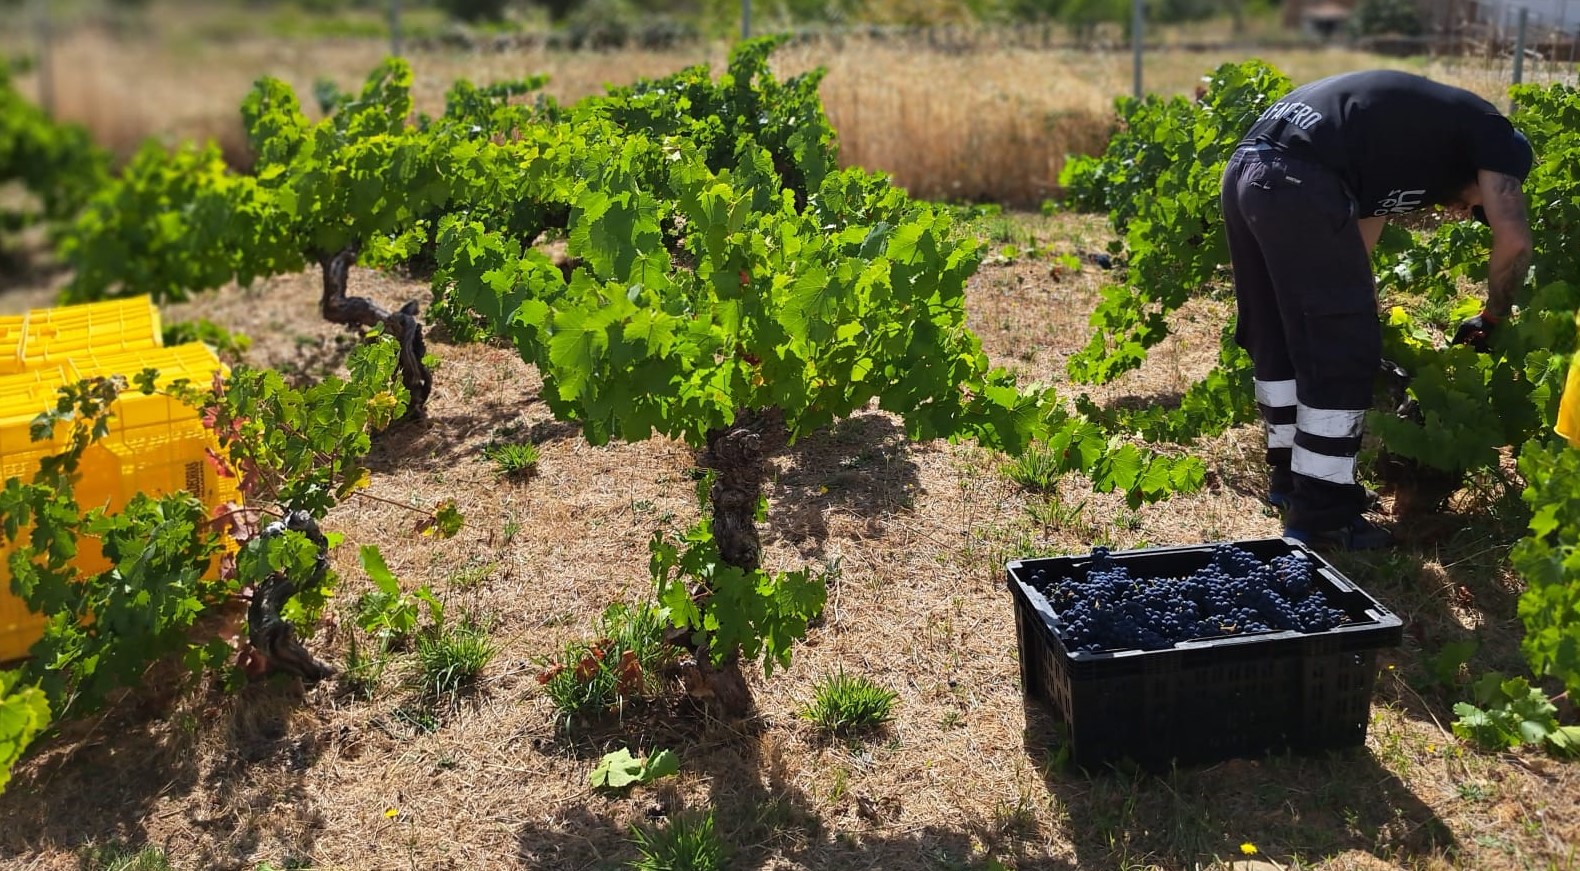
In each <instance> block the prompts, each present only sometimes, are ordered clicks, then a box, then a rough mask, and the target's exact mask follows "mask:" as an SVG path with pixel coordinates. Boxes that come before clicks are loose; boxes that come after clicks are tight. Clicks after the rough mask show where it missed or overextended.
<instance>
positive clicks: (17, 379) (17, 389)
mask: <svg viewBox="0 0 1580 871" xmlns="http://www.w3.org/2000/svg"><path fill="white" fill-rule="evenodd" d="M78 377H79V376H78V375H77V370H76V368H75V367H73V366H72V365H70V364H69V363H68V364H63V365H59V366H52V367H49V368H47V369H37V370H33V371H30V372H21V373H18V374H16V375H0V469H3V471H0V483H3V482H4V481H5V480H6V479H7V478H10V477H13V476H15V475H21V476H22V477H23V478H24V479H26V480H31V479H32V471H29V470H26V469H22V468H21V467H17V466H16V462H17V459H16V458H17V457H18V456H19V455H21V454H33V453H40V452H42V453H55V452H57V451H58V450H59V448H60V447H62V446H64V441H63V440H59V439H57V440H55V441H46V442H40V443H38V444H34V442H33V438H32V435H31V430H32V426H33V418H35V417H38V415H39V412H42V411H47V410H48V409H51V408H53V407H54V406H55V398H56V396H57V395H58V393H57V388H59V386H60V385H62V384H68V383H71V382H74V381H76V380H77V379H78ZM31 462H33V464H34V465H33V467H34V468H37V460H36V459H34V460H32V461H31ZM24 472H25V474H24Z"/></svg>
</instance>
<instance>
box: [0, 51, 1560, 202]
mask: <svg viewBox="0 0 1580 871" xmlns="http://www.w3.org/2000/svg"><path fill="white" fill-rule="evenodd" d="M385 49H386V44H385V43H383V42H382V41H379V40H372V39H360V40H358V39H338V40H306V39H282V38H257V37H242V36H238V37H236V38H233V39H228V40H225V41H223V42H212V41H210V42H202V41H197V40H194V39H190V38H174V37H170V38H157V37H152V36H147V35H144V36H140V37H139V36H122V37H112V36H110V35H108V34H107V33H105V32H102V31H95V30H91V29H82V30H78V31H76V32H75V33H74V34H72V35H70V36H69V37H66V38H64V39H63V40H62V41H61V43H60V44H59V46H58V48H57V50H56V53H55V60H54V68H55V69H56V81H55V99H56V106H57V111H58V115H59V116H60V117H61V118H64V119H67V120H71V121H77V122H81V123H83V124H85V125H87V126H88V127H89V128H90V129H91V130H92V131H93V134H94V136H95V138H96V139H97V140H98V141H99V142H101V143H102V144H104V145H105V146H106V147H108V148H110V149H112V150H113V151H115V152H116V153H117V154H119V155H122V156H125V155H128V154H130V153H131V152H132V151H133V150H134V149H135V148H136V147H137V146H138V145H139V144H140V143H141V142H142V141H143V140H145V139H146V138H148V137H155V138H159V139H162V140H164V141H166V142H175V141H179V140H181V139H200V140H201V139H213V140H215V141H217V142H219V143H220V144H221V146H222V148H223V149H224V151H225V152H226V154H227V155H228V156H229V157H230V158H231V159H232V160H233V161H234V162H236V163H238V164H244V163H246V162H247V159H248V158H247V156H246V146H245V141H244V137H243V136H242V133H241V129H240V115H239V111H238V107H239V106H240V104H241V100H242V97H243V96H244V95H245V94H246V91H247V89H248V87H249V86H250V85H251V83H252V82H253V81H254V80H255V79H257V78H258V77H259V76H262V75H265V74H268V75H274V76H278V77H280V78H282V79H284V80H285V81H287V82H289V83H290V84H291V85H292V86H294V87H295V88H296V90H297V92H298V94H300V95H301V96H302V99H303V101H304V102H305V103H307V104H309V105H311V104H312V96H311V93H312V92H311V88H312V84H313V82H314V81H315V80H316V79H318V78H320V77H323V78H329V79H332V80H334V81H335V82H337V83H338V84H339V85H340V86H341V87H343V88H347V89H351V88H355V87H356V86H357V85H358V84H359V83H360V82H361V80H362V78H363V77H364V76H365V75H366V74H367V72H368V71H369V70H371V69H372V68H373V66H374V65H375V64H376V63H377V62H378V61H379V59H380V58H381V56H382V53H383V52H384V51H385ZM725 54H726V48H725V46H723V45H718V44H714V45H699V46H696V47H692V48H687V49H684V50H677V51H670V52H659V51H637V50H631V51H622V52H618V53H600V52H584V53H571V52H562V51H548V50H546V49H541V48H540V49H523V50H518V51H512V52H508V53H490V52H484V53H478V52H463V51H454V50H452V51H443V50H427V51H420V52H417V53H415V54H413V55H412V57H411V60H412V63H413V65H414V68H415V71H416V75H417V83H416V94H415V96H416V101H417V105H418V108H419V109H420V110H424V111H429V112H434V111H437V110H438V109H439V108H440V107H441V106H442V101H443V94H444V91H445V89H446V88H447V87H448V86H449V85H450V83H451V82H453V81H454V80H455V79H457V78H461V77H464V78H469V79H471V80H473V81H478V82H483V81H494V80H498V79H502V78H507V77H519V76H523V75H527V74H530V73H548V74H549V75H550V76H551V77H552V80H551V84H550V85H549V87H548V89H547V90H548V93H550V94H552V95H553V96H555V97H556V98H558V99H561V100H574V99H577V98H579V97H582V96H585V95H587V94H590V93H594V92H597V91H599V90H600V89H601V88H602V87H604V86H605V85H606V84H611V83H626V82H630V81H632V80H634V79H636V78H638V77H642V76H658V75H663V74H666V73H669V72H673V71H675V70H677V69H679V68H681V67H683V66H686V65H689V64H694V63H710V64H712V65H713V66H714V68H715V70H718V69H720V68H721V67H722V64H723V61H724V58H725ZM1253 54H1257V52H1254V51H1249V50H1221V51H1211V52H1190V51H1172V50H1171V51H1161V52H1155V53H1152V54H1150V55H1149V56H1148V58H1147V67H1146V72H1145V83H1146V86H1147V88H1148V89H1149V90H1154V91H1157V92H1161V93H1189V92H1190V91H1191V90H1192V89H1193V88H1194V87H1195V86H1196V85H1197V84H1198V82H1199V81H1200V78H1201V76H1202V75H1203V74H1204V73H1206V72H1208V71H1210V70H1212V69H1213V68H1215V67H1216V66H1217V65H1218V64H1220V63H1223V62H1225V61H1231V60H1244V59H1245V58H1247V57H1249V56H1252V55H1253ZM1261 54H1262V56H1263V57H1264V59H1266V60H1268V61H1270V62H1272V63H1273V64H1275V65H1276V66H1278V67H1279V68H1280V69H1282V70H1284V71H1285V72H1286V73H1288V74H1289V75H1290V76H1291V77H1292V78H1294V79H1295V80H1297V81H1304V80H1309V79H1314V78H1318V77H1321V76H1324V75H1329V74H1332V73H1337V72H1342V71H1346V70H1353V69H1362V68H1367V67H1374V66H1391V67H1399V68H1406V69H1413V70H1417V71H1421V72H1424V73H1426V74H1428V75H1432V76H1434V77H1438V78H1442V79H1445V80H1447V81H1450V82H1453V83H1455V84H1460V85H1463V86H1465V87H1469V88H1471V89H1472V90H1475V91H1477V92H1479V93H1482V94H1484V95H1486V96H1488V97H1489V98H1491V99H1494V100H1496V101H1498V102H1500V103H1501V102H1502V101H1503V99H1504V97H1503V96H1502V95H1503V92H1504V89H1505V87H1506V84H1507V82H1508V81H1509V76H1510V70H1509V68H1508V65H1507V64H1506V63H1490V64H1488V63H1479V62H1478V63H1464V64H1452V65H1451V64H1448V63H1446V62H1438V61H1434V62H1430V63H1429V62H1426V61H1424V60H1400V59H1389V58H1379V57H1377V56H1374V55H1367V54H1361V53H1357V52H1352V51H1346V50H1342V49H1332V50H1324V49H1312V50H1278V51H1271V52H1264V53H1261ZM776 64H777V65H778V67H779V69H780V70H781V71H782V72H784V73H789V72H796V71H800V70H805V69H808V68H811V67H814V66H824V67H826V68H827V69H828V71H829V72H828V77H827V79H826V80H825V84H824V86H823V89H822V93H823V99H824V103H825V106H826V108H827V111H828V114H829V117H830V118H831V119H832V121H833V123H834V126H835V129H836V130H837V131H838V132H839V135H840V139H841V143H842V145H843V160H844V161H845V163H847V164H850V165H859V166H864V167H867V168H869V169H875V170H882V171H886V172H889V173H891V174H893V175H894V177H895V178H896V180H897V181H898V182H899V183H901V184H902V185H905V186H906V187H908V188H909V189H910V190H911V191H912V192H913V193H914V194H916V195H917V196H922V197H928V198H937V199H956V200H983V201H994V202H1001V203H1007V204H1018V205H1023V206H1033V207H1035V206H1036V205H1037V204H1039V203H1040V202H1042V201H1043V200H1044V199H1046V198H1048V197H1049V196H1051V195H1053V194H1055V193H1056V182H1057V178H1058V173H1059V170H1060V168H1061V167H1062V166H1063V163H1064V160H1065V158H1066V156H1067V155H1069V154H1076V153H1092V152H1095V151H1098V150H1100V149H1101V148H1102V146H1103V144H1104V143H1105V142H1106V141H1107V138H1108V135H1109V132H1110V130H1111V127H1112V125H1113V108H1112V103H1113V99H1114V97H1116V96H1119V95H1121V94H1127V93H1129V92H1130V90H1131V59H1130V55H1129V53H1128V52H1127V51H1123V50H1121V51H1094V52H1072V51H1065V50H1048V51H1039V50H1033V49H1028V48H1017V47H1013V46H1008V45H1002V44H991V43H989V44H986V45H984V46H982V47H979V48H978V49H975V50H961V51H945V50H939V49H934V48H930V47H928V46H927V44H926V43H925V42H907V41H900V42H895V41H883V40H876V41H875V40H872V39H867V38H848V39H842V40H829V41H825V42H819V43H809V44H801V45H796V46H792V47H788V48H786V49H783V50H782V51H781V52H780V53H779V55H778V56H777V59H776ZM1555 75H1559V73H1558V72H1556V71H1554V70H1552V69H1548V68H1545V67H1544V68H1537V67H1536V66H1535V65H1533V66H1532V68H1531V69H1530V70H1528V78H1530V79H1541V78H1543V77H1552V76H1555ZM24 86H25V87H34V86H35V83H34V82H32V81H30V80H27V81H24Z"/></svg>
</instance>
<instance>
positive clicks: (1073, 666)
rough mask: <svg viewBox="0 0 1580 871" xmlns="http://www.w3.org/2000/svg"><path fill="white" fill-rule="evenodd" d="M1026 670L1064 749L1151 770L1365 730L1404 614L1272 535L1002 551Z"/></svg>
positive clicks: (1303, 747) (1349, 736) (1095, 761)
mask: <svg viewBox="0 0 1580 871" xmlns="http://www.w3.org/2000/svg"><path fill="white" fill-rule="evenodd" d="M1007 569H1008V575H1009V588H1010V592H1011V594H1012V596H1013V598H1014V600H1015V629H1016V636H1017V638H1018V639H1019V644H1020V663H1021V681H1022V686H1023V687H1024V689H1025V693H1026V695H1027V696H1028V697H1031V698H1036V699H1040V700H1042V701H1044V702H1046V703H1048V704H1049V705H1050V706H1051V707H1052V708H1053V710H1054V711H1055V713H1056V714H1057V715H1058V716H1059V717H1060V718H1062V719H1063V721H1064V726H1065V728H1066V738H1067V740H1068V741H1069V745H1070V748H1069V749H1070V750H1071V752H1072V756H1073V759H1074V761H1075V762H1076V763H1077V764H1079V765H1081V766H1082V767H1086V768H1092V767H1098V766H1101V765H1103V764H1105V763H1109V762H1117V761H1119V760H1121V759H1125V758H1128V759H1130V760H1132V761H1134V762H1136V763H1138V764H1140V765H1142V766H1144V767H1147V768H1152V769H1159V768H1164V767H1167V766H1168V765H1170V764H1171V763H1173V762H1179V763H1182V764H1199V763H1207V762H1214V761H1218V760H1222V759H1227V758H1231V757H1238V756H1258V755H1262V754H1266V753H1279V752H1285V751H1293V752H1317V751H1323V750H1333V749H1339V748H1344V747H1352V746H1356V745H1359V744H1362V743H1364V742H1365V740H1366V724H1367V720H1368V717H1369V715H1370V709H1371V696H1372V686H1373V683H1374V681H1375V679H1376V675H1377V652H1378V650H1380V649H1382V648H1385V647H1392V646H1395V645H1397V644H1398V643H1399V641H1400V638H1401V636H1402V634H1403V633H1402V627H1401V624H1400V621H1399V618H1398V617H1397V616H1395V615H1394V614H1393V613H1392V612H1390V611H1389V610H1388V609H1387V608H1385V607H1383V605H1382V604H1380V603H1379V602H1378V601H1377V600H1376V599H1374V598H1372V597H1371V596H1370V595H1368V594H1367V593H1366V591H1364V590H1362V589H1361V588H1360V587H1358V586H1357V585H1355V584H1354V583H1352V582H1351V581H1350V580H1349V579H1348V578H1346V577H1345V576H1344V575H1343V574H1342V573H1340V572H1339V571H1338V570H1337V569H1335V568H1334V567H1333V565H1332V564H1331V563H1329V562H1328V561H1327V560H1325V559H1323V558H1322V557H1321V556H1320V555H1319V554H1317V553H1316V552H1315V551H1313V550H1311V549H1310V548H1308V547H1306V546H1305V545H1304V544H1302V543H1300V542H1298V541H1294V540H1292V539H1287V538H1270V539H1258V540H1248V541H1238V542H1228V543H1223V544H1209V545H1197V546H1187V547H1155V548H1147V549H1143V550H1132V551H1121V552H1116V553H1109V552H1108V551H1107V550H1106V549H1104V548H1095V549H1094V550H1093V551H1092V553H1091V554H1090V555H1083V556H1070V557H1056V558H1047V559H1025V560H1012V561H1011V562H1009V563H1008V565H1007Z"/></svg>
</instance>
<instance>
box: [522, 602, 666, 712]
mask: <svg viewBox="0 0 1580 871" xmlns="http://www.w3.org/2000/svg"><path fill="white" fill-rule="evenodd" d="M668 626H669V611H668V609H665V608H660V607H658V606H657V605H653V604H650V603H647V602H640V603H637V604H635V605H627V604H624V603H621V602H616V603H615V604H612V605H610V606H609V607H608V608H605V609H604V612H603V614H602V616H600V617H599V619H598V625H597V626H596V627H595V628H596V631H597V640H595V641H592V642H587V641H573V642H571V643H569V644H567V645H565V647H564V649H563V650H562V651H561V652H560V655H559V657H558V658H557V659H556V660H553V661H551V662H548V663H547V664H546V665H545V667H544V670H543V671H542V672H540V673H539V674H538V683H540V684H542V685H543V692H544V694H545V695H547V696H548V697H549V700H550V701H552V702H553V703H554V707H556V708H558V709H559V710H560V712H561V713H562V714H564V716H565V720H564V722H565V725H569V723H570V721H571V720H572V719H573V718H576V717H594V716H599V715H602V714H606V713H608V712H610V711H621V710H623V709H624V706H625V702H626V700H627V699H632V698H641V697H648V698H650V697H653V696H656V695H657V694H658V693H659V692H661V691H662V682H661V679H660V674H661V673H662V671H663V669H664V667H665V665H666V664H667V663H668V660H669V657H670V654H671V648H670V646H669V645H668V643H666V642H665V641H664V630H665V629H666V628H668Z"/></svg>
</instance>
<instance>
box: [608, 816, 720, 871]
mask: <svg viewBox="0 0 1580 871" xmlns="http://www.w3.org/2000/svg"><path fill="white" fill-rule="evenodd" d="M632 840H633V841H635V842H636V848H637V850H638V851H640V852H641V854H642V856H641V858H639V859H636V860H634V861H632V862H631V865H630V867H632V868H635V869H636V871H719V869H722V868H723V867H724V842H723V841H721V840H719V836H718V833H717V832H715V831H714V828H713V812H712V811H709V812H708V813H707V814H705V815H703V816H701V817H694V816H687V815H681V816H677V817H675V818H674V819H672V820H671V821H670V822H669V825H667V826H664V827H663V828H661V829H633V830H632Z"/></svg>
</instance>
